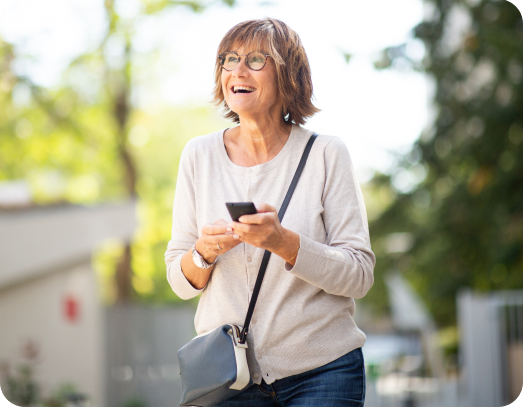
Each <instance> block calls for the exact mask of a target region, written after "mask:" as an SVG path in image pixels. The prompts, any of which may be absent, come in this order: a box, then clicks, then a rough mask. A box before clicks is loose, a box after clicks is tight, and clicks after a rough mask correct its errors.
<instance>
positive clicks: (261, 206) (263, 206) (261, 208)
mask: <svg viewBox="0 0 523 407" xmlns="http://www.w3.org/2000/svg"><path fill="white" fill-rule="evenodd" d="M254 206H256V210H257V211H258V212H259V213H263V212H277V210H276V208H275V207H274V206H272V205H269V204H268V203H265V202H260V203H257V204H255V205H254Z"/></svg>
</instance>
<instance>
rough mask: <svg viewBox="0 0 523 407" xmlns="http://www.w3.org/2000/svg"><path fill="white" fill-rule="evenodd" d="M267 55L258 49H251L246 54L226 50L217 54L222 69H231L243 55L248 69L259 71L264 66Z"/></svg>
mask: <svg viewBox="0 0 523 407" xmlns="http://www.w3.org/2000/svg"><path fill="white" fill-rule="evenodd" d="M269 56H270V55H269V54H264V53H263V52H260V51H252V52H249V53H248V54H247V55H238V54H237V53H236V52H234V51H227V52H224V53H223V54H220V55H218V59H219V60H220V65H221V66H222V68H223V69H225V70H226V71H232V70H234V68H236V66H238V64H239V63H240V61H241V57H245V64H246V65H247V66H248V67H249V69H252V70H253V71H259V70H260V69H262V68H263V67H264V66H265V63H266V62H267V57H269Z"/></svg>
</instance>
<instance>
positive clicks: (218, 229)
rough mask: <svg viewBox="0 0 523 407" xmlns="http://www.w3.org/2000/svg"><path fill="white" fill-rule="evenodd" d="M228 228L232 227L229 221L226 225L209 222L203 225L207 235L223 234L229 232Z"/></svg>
mask: <svg viewBox="0 0 523 407" xmlns="http://www.w3.org/2000/svg"><path fill="white" fill-rule="evenodd" d="M227 228H230V226H229V225H228V224H227V223H225V224H224V225H211V224H207V225H203V226H202V233H204V234H206V235H221V234H224V233H226V232H227Z"/></svg>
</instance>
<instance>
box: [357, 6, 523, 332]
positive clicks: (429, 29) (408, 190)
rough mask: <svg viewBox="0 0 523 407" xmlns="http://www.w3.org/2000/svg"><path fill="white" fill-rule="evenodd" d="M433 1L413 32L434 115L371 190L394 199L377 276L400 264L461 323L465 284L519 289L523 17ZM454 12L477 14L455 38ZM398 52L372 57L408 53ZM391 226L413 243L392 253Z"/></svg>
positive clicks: (383, 228) (446, 319) (443, 315)
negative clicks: (458, 301) (431, 86)
mask: <svg viewBox="0 0 523 407" xmlns="http://www.w3.org/2000/svg"><path fill="white" fill-rule="evenodd" d="M430 3H431V4H432V5H433V6H434V9H435V11H434V14H433V18H432V19H427V20H426V21H424V22H422V23H421V24H419V25H418V26H417V27H416V28H415V30H414V34H415V37H416V38H419V39H421V40H423V42H424V43H425V46H426V50H427V54H426V56H425V58H424V59H423V61H421V63H420V66H422V67H423V69H424V70H425V72H426V73H427V74H428V75H429V76H430V77H431V78H433V79H434V81H435V84H436V93H435V100H434V103H435V107H436V108H437V117H436V120H435V122H434V124H433V126H432V128H431V129H429V130H428V131H427V132H425V133H424V134H422V135H421V137H420V139H419V140H418V142H417V143H415V145H414V147H413V149H412V151H411V152H410V153H409V154H408V155H407V156H405V157H403V158H401V159H400V160H398V165H397V168H396V169H395V171H393V173H392V174H391V175H390V176H389V175H387V176H386V175H377V176H376V177H375V178H374V179H373V181H372V188H373V189H374V190H375V191H379V190H382V189H395V190H396V193H397V197H396V199H395V200H394V202H393V203H392V204H390V205H389V206H388V208H387V209H386V210H385V211H383V213H382V214H381V215H380V216H379V217H377V218H376V219H375V220H373V221H372V222H371V224H370V228H371V238H372V239H373V248H374V249H375V251H376V254H377V265H376V271H375V272H376V275H377V276H379V275H383V274H384V273H386V272H387V271H388V270H390V269H393V268H398V269H400V270H401V271H402V272H403V273H404V274H405V276H407V277H408V278H409V280H410V281H411V282H412V283H413V284H414V285H415V287H416V288H417V290H418V292H420V294H422V297H423V298H424V299H425V300H426V303H427V305H428V306H429V307H430V309H431V311H432V313H433V315H434V316H435V317H436V320H437V322H438V323H439V324H440V325H442V326H444V325H449V324H453V323H455V315H456V312H455V311H456V310H455V296H456V293H457V292H458V290H459V289H461V288H463V287H472V288H473V289H476V290H483V291H486V290H492V289H514V288H523V161H522V160H521V157H523V115H522V114H521V112H522V110H523V28H522V27H523V24H522V20H521V15H520V13H519V12H518V10H517V9H516V8H515V6H514V5H512V4H511V3H509V2H492V1H490V0H488V1H487V0H485V1H480V2H478V4H477V5H475V6H470V5H468V4H467V3H464V2H448V1H443V0H437V1H436V0H434V1H431V2H430ZM456 13H462V14H463V13H464V14H465V15H466V14H468V15H469V16H470V18H471V21H472V24H471V25H470V28H469V30H468V32H467V33H466V35H465V36H464V38H463V40H462V41H461V43H460V44H459V45H458V46H455V45H453V44H452V42H451V40H450V39H449V38H450V37H451V36H452V35H453V34H456V30H459V29H460V27H453V26H452V23H451V21H452V20H453V18H454V20H455V15H456ZM401 50H402V47H397V48H394V51H391V49H387V50H385V52H384V55H385V56H384V58H382V60H381V61H378V63H377V64H376V65H377V66H379V67H385V68H386V67H390V66H394V63H395V61H396V60H397V59H399V58H403V59H404V60H407V58H406V56H405V55H404V54H402V52H401ZM415 68H416V67H415ZM416 174H418V175H419V176H416ZM420 174H421V175H420ZM409 178H410V179H416V178H417V181H416V182H413V183H411V184H410V185H409V184H408V183H405V182H402V181H403V180H405V179H409ZM394 232H409V233H411V234H412V236H413V238H414V245H413V247H412V248H411V249H410V250H408V251H407V252H406V253H390V252H388V251H387V247H386V244H385V243H386V239H387V236H388V235H389V234H390V233H394ZM375 288H376V289H373V290H371V292H370V293H369V296H368V298H367V302H368V303H369V305H374V306H376V308H381V309H383V307H385V300H384V297H385V295H384V294H385V293H384V287H381V288H380V287H379V286H378V287H375Z"/></svg>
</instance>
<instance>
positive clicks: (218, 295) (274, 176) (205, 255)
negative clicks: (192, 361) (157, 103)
mask: <svg viewBox="0 0 523 407" xmlns="http://www.w3.org/2000/svg"><path fill="white" fill-rule="evenodd" d="M215 80H216V87H215V100H216V102H217V103H218V104H222V105H223V107H224V110H225V117H228V118H231V119H232V120H233V121H235V122H238V123H239V126H237V127H233V128H230V129H226V130H222V131H219V132H216V133H212V134H209V135H206V136H201V137H196V138H194V139H192V140H191V141H189V142H188V143H187V145H186V147H185V149H184V151H183V153H182V157H181V161H180V169H179V175H178V182H177V185H176V197H175V200H174V209H173V229H172V239H171V241H170V242H169V244H168V248H167V252H166V255H165V259H166V264H167V278H168V280H169V283H170V285H171V287H172V289H173V290H174V292H175V293H176V294H177V295H178V296H179V297H180V298H182V299H189V298H193V297H195V296H197V295H198V294H201V298H200V302H199V305H198V310H197V312H196V317H195V324H196V330H197V332H198V334H200V333H202V332H207V331H210V330H212V329H214V328H216V327H218V326H220V325H223V324H228V323H233V324H238V325H242V324H243V322H244V318H245V314H246V311H247V307H248V303H249V300H250V296H251V293H252V290H253V287H254V283H255V280H256V276H257V273H258V270H259V267H260V263H261V258H262V256H263V253H264V250H269V251H271V252H272V253H273V255H272V257H271V260H270V262H269V266H268V268H267V271H266V274H265V278H264V281H263V285H262V288H261V292H260V295H259V298H258V302H257V304H256V308H255V311H254V315H253V319H252V322H251V326H250V330H249V334H248V336H247V342H248V362H249V369H250V373H251V378H252V379H253V381H254V383H255V385H253V386H251V387H250V388H249V389H248V390H246V391H244V392H242V393H240V394H239V395H237V396H235V397H233V398H232V399H229V400H227V401H225V402H223V403H221V404H220V406H227V407H228V406H252V407H257V406H362V405H363V403H364V398H365V372H364V365H363V356H362V352H361V346H363V344H364V342H365V335H364V333H363V332H362V331H361V330H359V329H358V327H357V326H356V324H355V323H354V320H353V314H354V307H355V306H354V298H361V297H363V296H364V295H365V294H366V293H367V291H368V290H369V289H370V287H371V286H372V284H373V281H374V280H373V268H374V264H375V257H374V254H373V252H372V251H371V247H370V240H369V233H368V225H367V218H366V212H365V205H364V202H363V199H362V195H361V191H360V188H359V186H358V184H357V182H356V179H355V176H354V172H353V168H352V164H351V159H350V156H349V153H348V151H347V148H346V146H345V144H344V143H343V142H342V141H341V140H340V139H339V138H337V137H331V136H324V135H320V136H319V137H318V138H317V140H316V142H315V143H314V145H313V147H312V150H311V152H310V155H309V159H308V161H307V164H306V166H305V169H304V172H303V174H302V177H301V180H300V182H299V183H298V186H297V188H296V191H295V192H294V195H293V198H292V200H291V202H290V205H289V207H288V210H287V212H286V214H285V217H284V219H283V221H282V224H280V222H279V221H278V216H277V209H279V207H280V205H281V203H282V201H283V198H284V196H285V193H286V192H287V189H288V186H289V184H290V182H291V179H292V176H293V175H294V172H295V170H296V167H297V165H298V162H299V159H300V157H301V155H302V152H303V150H304V147H305V145H306V143H307V141H308V139H309V137H310V135H311V134H312V132H311V131H309V130H306V129H304V128H302V127H300V125H302V124H304V122H305V119H306V118H307V117H310V116H312V115H313V114H314V113H316V112H317V111H318V109H317V108H315V107H314V105H313V104H312V102H311V98H312V82H311V76H310V68H309V63H308V60H307V56H306V54H305V50H304V49H303V46H302V44H301V41H300V39H299V37H298V35H297V34H296V33H295V32H294V31H292V30H291V29H290V28H289V27H288V26H286V25H285V24H284V23H283V22H281V21H279V20H275V19H271V18H265V19H261V20H251V21H245V22H243V23H240V24H238V25H236V26H235V27H233V28H232V29H231V30H230V31H229V32H228V33H227V34H226V35H225V37H224V38H223V40H222V41H221V43H220V46H219V49H218V58H217V63H216V78H215ZM248 201H253V202H255V203H256V208H257V211H258V213H257V214H254V215H245V216H242V217H241V218H240V219H239V222H231V221H227V220H226V219H230V217H229V215H228V212H227V209H226V206H225V202H248Z"/></svg>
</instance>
